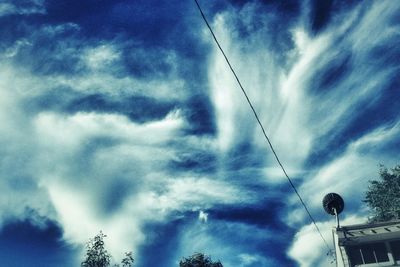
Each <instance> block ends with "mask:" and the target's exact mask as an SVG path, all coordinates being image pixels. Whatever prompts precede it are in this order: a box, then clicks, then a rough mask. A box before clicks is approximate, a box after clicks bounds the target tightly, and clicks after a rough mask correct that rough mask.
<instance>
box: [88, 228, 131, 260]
mask: <svg viewBox="0 0 400 267" xmlns="http://www.w3.org/2000/svg"><path fill="white" fill-rule="evenodd" d="M105 237H107V236H106V235H105V234H103V232H101V231H100V233H99V234H98V235H96V236H95V237H94V238H93V239H90V240H89V242H88V243H87V244H86V257H85V260H84V261H83V262H82V263H81V267H109V266H110V264H111V255H110V254H109V253H108V251H107V250H106V249H105V247H104V238H105ZM133 262H134V260H133V257H132V252H127V253H125V258H123V259H122V261H121V264H122V267H131V266H132V265H133ZM114 267H119V265H118V264H114Z"/></svg>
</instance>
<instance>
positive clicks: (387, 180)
mask: <svg viewBox="0 0 400 267" xmlns="http://www.w3.org/2000/svg"><path fill="white" fill-rule="evenodd" d="M379 175H380V180H373V181H370V184H369V187H368V191H367V192H366V193H365V199H364V202H365V203H367V205H368V206H369V208H370V209H371V213H372V217H371V218H370V221H371V222H382V221H390V220H394V219H400V165H397V166H396V167H395V168H393V169H391V170H390V171H389V170H388V169H387V168H386V167H384V166H381V169H380V172H379Z"/></svg>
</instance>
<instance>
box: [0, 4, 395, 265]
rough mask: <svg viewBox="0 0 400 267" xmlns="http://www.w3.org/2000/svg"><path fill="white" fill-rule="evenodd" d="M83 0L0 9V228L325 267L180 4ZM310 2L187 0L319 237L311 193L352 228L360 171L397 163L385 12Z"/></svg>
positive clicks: (234, 260) (172, 255) (323, 219)
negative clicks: (339, 205) (336, 206)
mask: <svg viewBox="0 0 400 267" xmlns="http://www.w3.org/2000/svg"><path fill="white" fill-rule="evenodd" d="M93 3H94V2H93V1H88V2H85V3H83V4H82V3H81V2H80V1H68V3H67V2H65V1H58V2H57V1H46V2H41V1H17V2H5V3H3V4H1V5H0V20H1V22H2V25H4V27H2V29H0V58H1V60H2V66H1V67H0V120H1V123H2V127H1V128H0V143H1V145H2V147H3V149H2V150H0V158H1V160H0V166H1V168H0V176H1V178H2V179H0V181H1V182H0V188H1V189H2V191H3V192H5V193H4V194H2V196H1V197H0V208H1V211H2V213H1V217H0V225H2V226H7V225H9V224H12V223H14V222H16V221H21V220H30V221H32V222H33V224H34V225H36V226H38V227H39V226H40V227H46V225H47V224H46V223H47V222H48V220H50V221H52V222H54V223H55V224H57V225H58V227H60V229H62V231H61V232H62V233H61V234H60V235H62V237H63V240H64V241H65V242H66V243H67V244H72V245H76V246H78V247H80V246H82V244H83V243H84V242H85V241H86V240H87V239H88V238H89V237H91V236H93V235H94V234H96V233H97V232H98V231H99V230H103V231H104V232H105V233H106V234H108V237H107V241H106V242H107V245H108V248H109V250H110V251H111V252H112V254H113V256H114V257H115V258H118V257H120V256H122V252H123V251H126V250H133V251H134V252H135V259H137V264H138V266H155V264H158V265H157V266H159V267H163V266H171V265H177V263H178V261H179V259H180V258H181V257H182V256H187V255H190V254H191V253H193V252H196V251H204V252H206V253H208V254H211V255H212V257H213V259H221V261H222V262H223V263H224V266H228V267H229V266H238V264H239V266H258V267H259V266H270V265H281V266H296V264H297V265H301V266H304V267H306V266H323V265H324V264H326V260H325V256H324V250H323V249H322V247H321V246H322V243H321V242H320V241H321V240H319V239H318V238H319V237H318V236H317V235H316V233H315V231H314V232H313V230H312V227H311V226H310V225H309V222H308V220H307V217H306V216H305V213H304V211H303V210H302V209H301V207H300V206H299V203H298V201H297V199H296V198H295V197H294V195H293V192H292V191H291V188H290V187H289V186H288V185H287V183H286V180H285V178H284V177H283V175H282V173H281V171H280V169H279V168H278V167H277V165H276V163H275V161H274V158H273V156H272V154H271V153H270V151H269V149H268V147H267V146H266V144H265V142H264V140H263V136H262V133H261V131H260V129H259V128H258V125H257V124H256V121H255V120H254V119H253V117H252V116H253V115H252V113H251V110H250V109H249V107H248V106H247V103H246V102H245V101H244V98H243V95H242V93H241V91H240V89H239V88H238V86H237V84H236V81H235V79H234V77H232V75H231V73H230V71H229V69H228V68H227V66H226V63H225V62H224V59H223V57H222V56H221V55H220V54H219V51H218V50H217V48H216V47H215V46H214V44H213V43H212V39H211V38H210V35H209V33H208V32H207V31H206V28H205V27H204V25H202V24H201V23H202V22H201V19H200V17H199V15H198V13H197V10H196V9H195V8H194V6H192V5H191V4H189V3H186V2H185V3H183V2H181V1H175V2H173V3H168V4H166V3H165V4H162V3H157V5H155V3H153V2H151V1H150V2H148V1H138V2H135V3H131V2H128V1H117V2H113V1H103V2H102V3H101V4H98V3H97V4H96V5H94V4H93ZM153 4H154V6H153ZM320 5H321V4H316V3H314V2H312V1H310V2H301V3H300V2H299V1H286V2H285V4H283V3H282V2H279V1H278V2H273V1H272V2H269V3H264V2H261V1H245V2H240V3H239V2H236V1H232V2H228V1H217V2H215V3H204V6H205V10H206V13H207V15H208V16H209V18H210V21H211V22H212V26H213V28H214V29H215V32H216V34H217V37H218V38H219V40H220V42H221V45H222V46H223V47H224V49H225V50H226V53H227V55H228V57H229V58H230V59H231V61H232V64H233V66H234V68H235V70H236V71H237V73H238V75H239V77H240V79H241V81H242V83H243V85H244V87H245V88H246V89H247V92H248V94H249V97H250V99H251V100H252V101H253V104H254V106H255V109H256V110H257V112H258V113H259V115H260V119H261V121H262V122H263V124H264V125H265V127H266V129H267V132H268V134H269V136H270V138H271V141H272V143H273V144H274V146H275V148H276V151H277V152H278V155H279V156H280V158H281V160H282V162H283V164H284V165H285V167H286V169H287V170H288V172H289V175H291V176H292V178H293V181H294V182H295V184H296V185H297V186H298V189H299V190H300V193H301V194H302V195H303V196H304V199H305V201H306V203H307V205H308V206H309V208H310V210H311V211H312V213H313V214H314V216H315V218H316V219H317V223H318V225H320V226H321V229H323V233H324V235H325V237H326V238H327V239H329V236H330V232H329V228H330V226H329V225H331V224H332V223H331V222H330V218H329V217H327V216H326V215H325V214H324V213H323V212H322V209H321V207H320V201H321V199H322V197H323V195H324V193H327V192H330V191H337V192H338V193H340V194H342V195H343V196H344V198H345V201H346V211H345V213H344V221H343V222H344V223H353V222H354V221H356V220H357V221H358V220H363V219H365V217H366V215H367V214H366V211H365V209H363V208H362V207H361V202H360V200H361V199H362V194H363V191H364V190H365V189H366V186H367V181H368V179H371V178H373V177H374V176H375V174H376V173H377V165H378V164H379V163H384V164H386V165H388V166H392V165H394V164H396V163H397V160H396V155H397V153H398V148H399V146H398V143H399V141H398V130H399V127H398V125H399V117H398V114H397V110H398V108H399V105H400V103H399V101H397V90H396V88H397V85H398V82H399V80H398V78H397V71H398V62H397V61H396V60H395V59H396V58H399V57H398V53H399V50H398V49H397V48H396V47H397V46H396V45H395V44H396V43H398V42H397V41H398V38H399V35H398V28H399V25H398V21H397V20H396V14H397V13H398V9H399V6H398V4H396V3H394V2H390V1H381V2H379V3H378V2H377V3H375V2H374V3H367V2H365V3H349V4H340V3H337V2H335V1H333V2H332V4H331V5H328V6H324V5H322V6H320ZM155 6H156V7H155ZM78 7H79V8H78ZM171 7H173V9H171ZM150 10H151V12H150ZM172 11H174V12H172ZM177 14H179V15H177ZM100 18H101V20H100ZM9 33H12V34H9ZM354 188H356V189H354ZM199 214H200V215H199ZM311 245H312V246H311ZM315 251H320V252H321V253H315ZM156 252H157V253H158V255H159V257H158V258H157V259H155V258H154V257H152V256H151V255H154V253H156ZM311 254H312V255H311ZM80 256H81V255H79V253H78V254H77V255H73V256H70V257H73V258H74V261H76V262H78V261H79V258H80ZM69 262H70V261H69Z"/></svg>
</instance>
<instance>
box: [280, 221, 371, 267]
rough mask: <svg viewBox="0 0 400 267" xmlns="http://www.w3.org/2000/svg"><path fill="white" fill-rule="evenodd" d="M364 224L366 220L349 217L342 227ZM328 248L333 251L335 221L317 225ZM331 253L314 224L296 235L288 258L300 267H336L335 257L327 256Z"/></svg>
mask: <svg viewBox="0 0 400 267" xmlns="http://www.w3.org/2000/svg"><path fill="white" fill-rule="evenodd" d="M362 222H364V218H360V217H357V216H354V215H353V216H348V217H346V218H345V219H344V220H342V222H341V225H351V224H356V223H362ZM317 225H318V228H319V229H320V230H321V233H322V235H323V236H324V238H325V240H326V241H327V244H328V246H329V247H330V248H331V249H333V248H334V247H333V240H332V229H333V227H334V226H335V220H334V219H333V217H332V220H331V221H328V222H321V223H317ZM328 252H329V250H328V248H327V247H326V245H325V243H324V241H323V240H322V238H321V237H320V236H319V234H318V232H317V231H316V229H315V226H314V225H313V224H309V225H306V226H303V227H302V228H301V229H300V230H299V231H298V232H297V233H296V235H295V238H294V242H293V244H292V247H291V248H290V249H289V251H288V256H289V257H291V258H292V259H294V260H295V261H296V262H298V263H299V266H300V267H311V266H312V267H327V266H334V263H332V260H333V257H332V256H329V255H327V253H328Z"/></svg>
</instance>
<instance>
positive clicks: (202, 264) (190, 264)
mask: <svg viewBox="0 0 400 267" xmlns="http://www.w3.org/2000/svg"><path fill="white" fill-rule="evenodd" d="M179 267H223V266H222V264H221V262H220V261H218V262H212V261H211V258H210V257H208V256H206V255H204V254H202V253H195V254H194V255H192V256H190V257H189V258H183V259H182V260H181V261H180V262H179Z"/></svg>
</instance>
